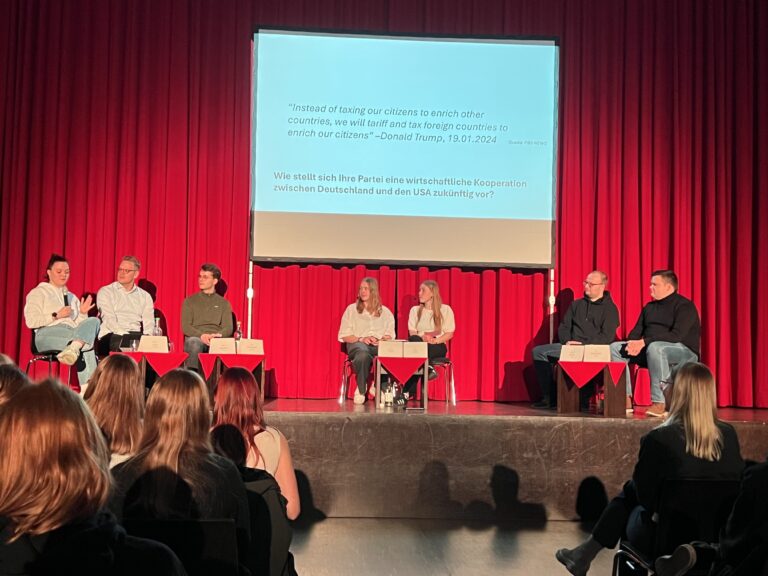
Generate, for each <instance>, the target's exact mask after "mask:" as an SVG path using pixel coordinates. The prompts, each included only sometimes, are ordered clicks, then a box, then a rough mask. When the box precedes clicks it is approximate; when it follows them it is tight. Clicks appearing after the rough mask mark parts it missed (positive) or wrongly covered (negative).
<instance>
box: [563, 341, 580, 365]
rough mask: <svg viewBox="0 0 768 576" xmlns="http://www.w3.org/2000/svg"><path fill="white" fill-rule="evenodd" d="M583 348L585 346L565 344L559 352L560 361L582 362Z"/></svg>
mask: <svg viewBox="0 0 768 576" xmlns="http://www.w3.org/2000/svg"><path fill="white" fill-rule="evenodd" d="M584 348H585V346H581V345H568V344H565V345H564V346H563V347H562V349H561V350H560V361H561V362H562V361H565V362H581V361H582V360H584Z"/></svg>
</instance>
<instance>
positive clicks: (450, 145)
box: [252, 31, 557, 265]
mask: <svg viewBox="0 0 768 576" xmlns="http://www.w3.org/2000/svg"><path fill="white" fill-rule="evenodd" d="M253 82H254V86H253V93H254V104H253V110H254V119H253V148H252V192H253V199H252V210H253V212H254V217H253V222H254V230H253V250H252V252H253V253H252V255H253V257H254V258H257V259H262V258H263V259H270V258H274V259H312V260H314V259H327V260H356V261H411V262H435V263H439V262H456V263H467V264H483V263H488V264H522V265H549V264H550V263H551V254H552V235H551V230H552V221H553V214H554V206H553V198H554V188H555V158H556V141H557V47H556V45H555V44H554V43H553V42H551V41H546V42H522V41H501V40H468V39H435V38H409V37H373V36H350V35H326V34H310V33H296V32H283V31H261V32H260V33H258V34H256V35H255V37H254V78H253ZM423 232H426V233H429V234H435V236H433V237H434V238H438V237H439V238H441V241H440V242H435V243H434V245H433V246H432V247H431V248H429V249H428V250H426V251H425V250H424V249H421V248H419V249H417V248H414V247H413V246H412V245H410V243H409V242H408V237H409V236H411V237H412V235H418V234H420V233H423ZM350 233H355V234H363V235H366V234H369V233H370V234H371V235H372V236H371V237H372V238H377V239H378V241H377V242H375V243H374V246H369V247H367V248H366V247H364V246H354V245H350ZM454 233H457V234H459V235H460V236H461V238H460V239H457V238H452V239H451V240H450V241H449V240H448V239H447V236H448V235H449V234H450V235H453V234H454ZM457 240H461V242H458V241H457ZM470 245H474V246H470Z"/></svg>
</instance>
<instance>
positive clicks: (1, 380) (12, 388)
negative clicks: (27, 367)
mask: <svg viewBox="0 0 768 576" xmlns="http://www.w3.org/2000/svg"><path fill="white" fill-rule="evenodd" d="M27 384H29V379H28V378H27V375H26V374H24V372H22V371H21V370H19V367H18V366H16V365H14V364H2V365H0V406H2V405H3V404H5V403H6V402H8V401H9V400H10V399H11V398H12V397H13V396H14V394H16V392H18V391H19V390H21V389H22V388H23V387H24V386H26V385H27Z"/></svg>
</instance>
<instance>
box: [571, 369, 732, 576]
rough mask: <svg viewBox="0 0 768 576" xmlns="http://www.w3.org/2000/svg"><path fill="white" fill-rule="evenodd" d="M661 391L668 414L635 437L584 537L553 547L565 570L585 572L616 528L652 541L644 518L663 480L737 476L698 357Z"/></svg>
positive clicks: (638, 540)
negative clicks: (624, 476)
mask: <svg viewBox="0 0 768 576" xmlns="http://www.w3.org/2000/svg"><path fill="white" fill-rule="evenodd" d="M665 396H666V400H667V405H668V407H669V416H668V418H667V420H666V421H665V422H664V423H662V424H661V425H660V426H658V427H657V428H654V429H653V430H651V431H650V432H649V433H648V434H646V435H645V436H643V438H642V440H641V441H640V454H639V456H638V459H637V463H636V464H635V471H634V474H633V475H632V479H631V480H629V481H628V482H627V483H626V484H624V489H623V490H622V492H621V493H620V494H619V495H618V496H617V497H616V498H614V499H613V500H611V502H610V503H609V504H608V506H607V507H606V509H605V510H604V511H603V513H602V515H601V516H600V519H599V520H598V521H597V524H596V525H595V527H594V528H593V530H592V535H591V536H590V537H589V538H588V539H587V540H586V541H585V542H583V543H582V544H580V545H579V546H577V547H576V548H573V549H570V550H569V549H566V548H563V549H560V550H558V551H557V553H556V557H557V559H558V560H559V561H560V562H561V563H562V564H563V565H564V566H565V567H566V569H567V570H568V571H569V572H570V573H571V574H574V575H583V574H586V573H587V572H588V570H589V566H590V564H591V563H592V560H594V558H595V556H597V554H598V553H599V552H600V550H602V549H603V548H613V547H614V546H616V543H617V542H618V541H619V538H621V536H622V533H625V532H626V534H627V537H628V539H629V541H630V542H632V543H633V544H634V545H635V546H637V547H638V548H640V549H641V550H642V549H643V545H646V546H647V543H649V542H652V541H653V539H652V535H653V531H654V523H653V522H652V521H651V520H650V519H651V518H652V516H653V515H654V514H655V513H656V512H658V510H657V506H658V502H659V497H660V494H661V488H662V486H663V485H664V482H665V481H666V480H670V479H677V478H700V479H716V478H721V479H732V480H737V479H739V477H740V476H741V472H742V470H743V468H744V460H743V459H742V457H741V451H740V449H739V439H738V437H737V436H736V431H735V430H734V428H733V426H731V425H730V424H727V423H726V422H723V421H721V420H718V418H717V395H716V388H715V379H714V377H713V376H712V372H711V371H710V370H709V368H707V367H706V366H705V365H704V364H700V363H698V362H689V363H687V364H684V365H682V366H680V367H679V369H678V370H677V373H676V374H675V376H674V378H673V381H672V383H670V384H669V386H668V387H667V389H666V390H665ZM644 551H645V552H648V553H651V552H652V550H644Z"/></svg>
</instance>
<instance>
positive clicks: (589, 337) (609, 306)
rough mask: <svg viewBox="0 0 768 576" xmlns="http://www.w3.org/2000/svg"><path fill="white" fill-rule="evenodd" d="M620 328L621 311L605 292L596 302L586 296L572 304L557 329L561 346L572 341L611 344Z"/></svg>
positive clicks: (609, 294)
mask: <svg viewBox="0 0 768 576" xmlns="http://www.w3.org/2000/svg"><path fill="white" fill-rule="evenodd" d="M618 327H619V310H618V308H616V304H614V303H613V300H612V299H611V293H610V292H608V291H605V292H604V293H603V297H602V298H598V299H597V300H595V301H594V302H593V301H591V300H590V299H589V298H587V297H586V296H585V297H584V298H581V299H580V300H576V301H574V302H573V304H571V306H570V308H568V311H567V312H566V313H565V317H564V318H563V321H562V322H560V326H559V328H558V329H557V336H558V338H559V339H560V344H565V343H566V342H568V341H570V340H575V341H576V342H581V343H582V344H610V343H611V342H613V341H614V340H615V339H616V338H615V337H616V329H617V328H618Z"/></svg>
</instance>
